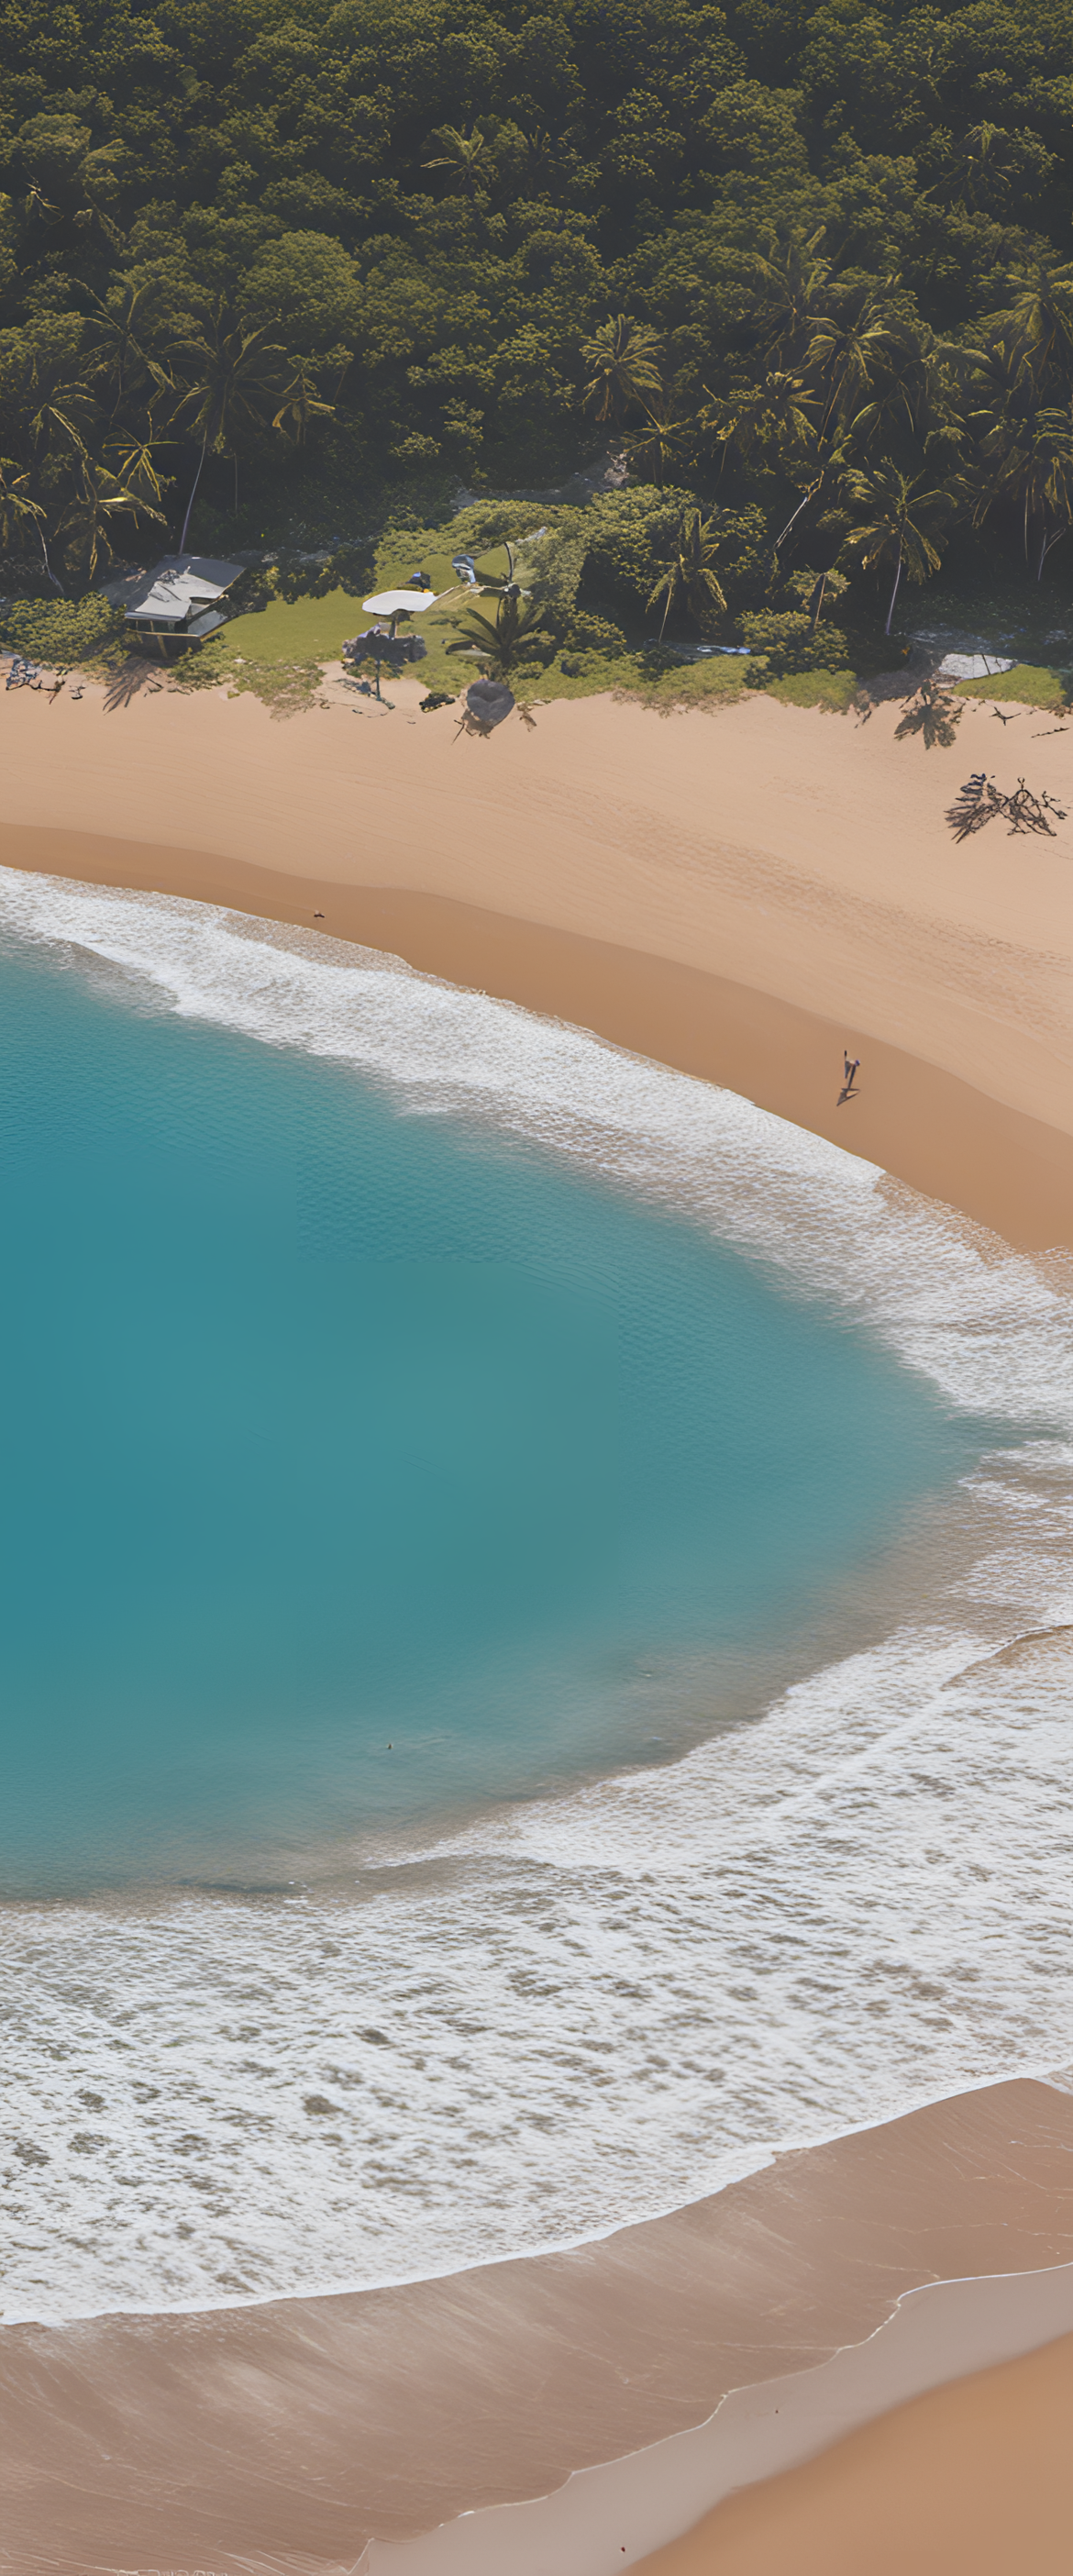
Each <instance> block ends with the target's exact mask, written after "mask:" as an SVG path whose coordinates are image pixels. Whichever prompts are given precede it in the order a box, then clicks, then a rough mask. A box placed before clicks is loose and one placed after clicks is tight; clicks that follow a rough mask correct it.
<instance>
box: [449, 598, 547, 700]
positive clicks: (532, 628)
mask: <svg viewBox="0 0 1073 2576" xmlns="http://www.w3.org/2000/svg"><path fill="white" fill-rule="evenodd" d="M545 640H550V639H548V638H547V629H546V628H545V627H544V626H543V625H542V623H541V612H540V609H539V608H538V607H537V606H536V604H535V603H534V602H533V601H529V602H528V603H527V604H523V600H522V594H521V592H520V591H519V590H518V589H517V588H516V587H515V586H513V585H512V586H511V587H510V588H509V589H507V590H505V591H504V592H503V593H502V596H501V598H500V601H499V605H498V607H497V609H496V613H495V616H494V617H486V616H485V615H484V613H483V611H482V610H481V609H479V608H470V609H468V610H467V611H466V617H465V623H464V624H463V625H462V626H461V627H460V629H459V632H458V635H457V636H456V638H455V640H454V643H453V644H449V645H448V647H447V650H448V652H449V653H473V654H475V655H476V657H477V658H478V659H479V660H481V661H482V662H483V663H484V666H485V671H486V673H487V676H488V678H489V679H490V680H509V678H510V675H511V672H512V671H513V670H514V669H515V667H516V665H517V664H518V663H519V662H524V661H528V660H529V659H531V658H532V656H533V654H534V651H539V647H540V644H541V643H542V642H544V641H545Z"/></svg>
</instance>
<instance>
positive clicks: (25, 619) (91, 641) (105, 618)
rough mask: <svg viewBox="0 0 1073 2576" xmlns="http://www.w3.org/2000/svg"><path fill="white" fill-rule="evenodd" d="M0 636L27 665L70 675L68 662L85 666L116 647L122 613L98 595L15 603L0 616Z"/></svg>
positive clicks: (27, 600)
mask: <svg viewBox="0 0 1073 2576" xmlns="http://www.w3.org/2000/svg"><path fill="white" fill-rule="evenodd" d="M0 633H2V635H3V639H4V642H5V644H13V645H14V647H15V651H16V652H17V653H24V654H25V655H26V658H27V660H28V661H31V662H45V663H47V664H48V666H49V668H50V669H51V670H70V668H71V665H72V663H74V662H86V661H89V660H91V659H92V658H93V657H94V656H96V655H97V654H100V653H106V652H107V651H108V650H109V648H110V647H114V646H115V645H117V644H118V643H119V641H120V639H121V637H122V634H123V611H122V609H121V608H113V606H112V603H111V601H110V600H108V599H102V597H101V594H100V592H99V591H96V590H92V591H90V592H89V593H88V595H87V597H86V598H85V599H16V600H12V601H11V603H10V605H9V606H8V607H7V608H5V609H4V610H3V612H2V616H0Z"/></svg>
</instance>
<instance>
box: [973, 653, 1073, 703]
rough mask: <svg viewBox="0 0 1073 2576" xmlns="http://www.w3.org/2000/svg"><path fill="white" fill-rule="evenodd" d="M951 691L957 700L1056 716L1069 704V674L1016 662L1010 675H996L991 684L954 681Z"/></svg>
mask: <svg viewBox="0 0 1073 2576" xmlns="http://www.w3.org/2000/svg"><path fill="white" fill-rule="evenodd" d="M953 690H954V695H955V697H958V698H995V699H998V700H999V701H1000V702H1001V703H1009V702H1011V701H1012V703H1013V704H1015V705H1017V706H1022V707H1045V708H1046V709H1047V710H1048V712H1049V713H1051V714H1057V712H1058V709H1059V708H1060V707H1065V706H1068V704H1069V699H1070V673H1069V672H1068V671H1056V670H1054V669H1053V668H1049V667H1048V666H1047V665H1046V664H1045V663H1041V662H1015V663H1014V666H1013V669H1012V671H996V672H995V673H994V676H993V678H991V679H990V680H955V681H954V682H953Z"/></svg>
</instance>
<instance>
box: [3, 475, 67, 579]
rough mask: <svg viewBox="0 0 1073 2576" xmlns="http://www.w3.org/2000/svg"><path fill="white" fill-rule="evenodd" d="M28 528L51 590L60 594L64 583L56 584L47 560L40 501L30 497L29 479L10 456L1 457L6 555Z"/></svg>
mask: <svg viewBox="0 0 1073 2576" xmlns="http://www.w3.org/2000/svg"><path fill="white" fill-rule="evenodd" d="M31 528H32V529H33V531H34V534H35V535H36V538H37V542H38V544H39V546H40V548H41V554H42V558H43V561H44V566H45V571H46V572H47V574H48V577H49V580H50V582H51V583H52V587H53V590H58V591H60V592H62V590H63V583H62V581H57V579H56V575H55V573H54V572H53V569H52V566H51V564H50V562H49V559H48V546H47V544H46V542H45V512H44V510H43V508H42V506H41V503H40V501H34V500H32V499H31V496H30V477H29V475H28V474H26V473H20V471H19V468H18V466H17V464H16V462H15V459H14V457H13V456H0V545H2V546H3V549H4V552H5V554H6V553H7V552H8V550H9V548H10V546H11V544H12V541H13V539H15V538H16V537H18V536H21V535H22V534H23V533H25V534H27V535H28V534H29V531H30V529H31Z"/></svg>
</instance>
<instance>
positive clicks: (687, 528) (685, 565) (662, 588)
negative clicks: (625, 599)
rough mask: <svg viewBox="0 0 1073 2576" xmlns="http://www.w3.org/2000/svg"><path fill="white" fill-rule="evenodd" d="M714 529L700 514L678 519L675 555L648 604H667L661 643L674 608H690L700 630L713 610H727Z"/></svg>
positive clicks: (694, 512)
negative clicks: (717, 562) (717, 566)
mask: <svg viewBox="0 0 1073 2576" xmlns="http://www.w3.org/2000/svg"><path fill="white" fill-rule="evenodd" d="M713 527H714V521H713V520H711V519H705V520H702V519H701V515H700V511H699V510H683V512H682V514H681V517H680V518H679V521H678V526H677V529H676V532H675V539H674V552H673V554H672V555H671V557H670V560H669V562H668V563H666V564H665V565H664V568H663V571H662V572H661V574H660V577H659V580H658V581H657V582H656V583H655V584H654V586H653V588H652V590H651V591H650V592H649V596H648V600H647V602H646V606H647V607H649V608H658V606H659V603H660V600H661V599H662V601H663V603H664V606H663V624H662V625H661V627H660V630H659V632H660V641H661V642H662V640H663V634H664V629H665V627H666V624H667V619H668V617H669V616H670V613H671V610H672V608H677V607H679V606H682V607H685V608H687V609H688V610H689V614H690V616H691V617H694V618H695V619H696V621H697V624H698V626H702V625H704V624H705V623H706V621H707V620H708V619H709V618H710V616H711V614H712V611H713V609H724V608H725V607H726V600H725V598H724V595H723V589H722V584H721V582H720V581H719V578H718V575H717V574H716V571H715V558H716V554H717V552H718V546H719V540H718V537H716V536H714V535H713V533H712V531H713Z"/></svg>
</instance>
